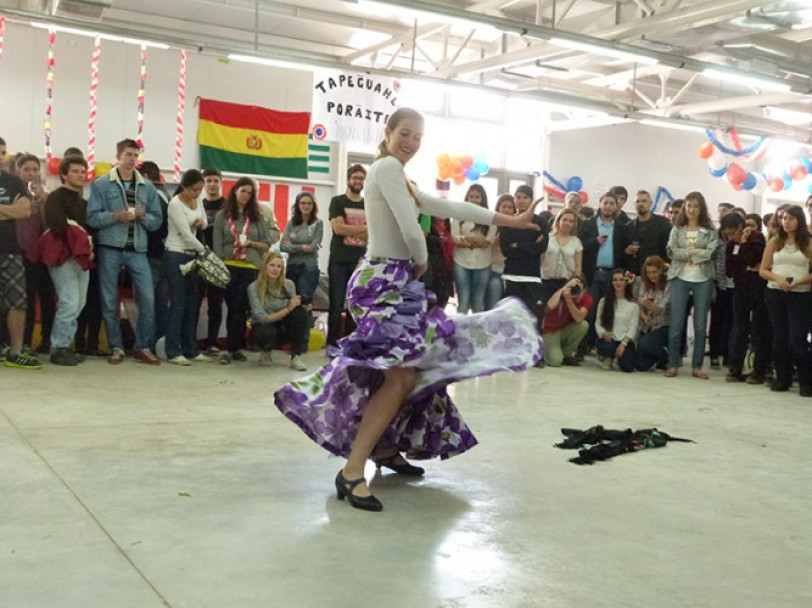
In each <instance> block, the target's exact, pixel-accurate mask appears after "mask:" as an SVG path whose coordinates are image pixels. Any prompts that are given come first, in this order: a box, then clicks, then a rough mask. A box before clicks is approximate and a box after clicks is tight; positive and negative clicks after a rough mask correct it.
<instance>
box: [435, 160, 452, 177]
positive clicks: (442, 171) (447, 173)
mask: <svg viewBox="0 0 812 608" xmlns="http://www.w3.org/2000/svg"><path fill="white" fill-rule="evenodd" d="M437 177H439V178H440V179H442V180H447V179H449V178H450V177H451V168H450V167H449V166H448V163H445V164H444V165H440V167H439V168H438V170H437Z"/></svg>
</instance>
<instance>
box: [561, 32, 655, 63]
mask: <svg viewBox="0 0 812 608" xmlns="http://www.w3.org/2000/svg"><path fill="white" fill-rule="evenodd" d="M548 42H549V43H550V44H552V45H554V46H560V47H562V48H565V49H573V50H576V51H585V52H587V53H594V54H595V55H601V56H603V57H612V58H614V59H625V60H627V61H633V62H635V63H645V64H647V65H655V64H657V63H659V61H657V60H656V59H653V58H651V57H645V56H644V55H638V54H636V53H629V52H627V51H620V50H617V49H612V48H607V47H603V46H598V45H596V44H590V43H588V42H576V41H575V40H565V39H563V38H550V40H548Z"/></svg>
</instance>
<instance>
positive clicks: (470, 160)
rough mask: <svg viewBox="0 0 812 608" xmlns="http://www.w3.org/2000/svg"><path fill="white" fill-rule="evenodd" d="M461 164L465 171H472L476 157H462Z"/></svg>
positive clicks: (466, 155)
mask: <svg viewBox="0 0 812 608" xmlns="http://www.w3.org/2000/svg"><path fill="white" fill-rule="evenodd" d="M460 162H461V163H462V166H463V167H464V168H465V169H470V168H471V165H473V164H474V157H473V156H471V155H470V154H465V155H464V156H460Z"/></svg>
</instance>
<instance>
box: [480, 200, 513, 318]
mask: <svg viewBox="0 0 812 608" xmlns="http://www.w3.org/2000/svg"><path fill="white" fill-rule="evenodd" d="M496 212H497V213H504V214H505V215H516V203H515V202H514V201H513V195H512V194H502V195H500V196H499V198H498V199H497V201H496ZM504 272H505V255H504V254H503V253H502V248H501V247H500V245H499V231H498V230H497V231H496V238H495V239H494V240H493V247H491V276H490V278H489V279H488V291H487V295H486V296H485V310H492V309H493V308H494V306H496V303H497V302H498V301H499V300H501V299H502V290H503V286H502V274H503V273H504Z"/></svg>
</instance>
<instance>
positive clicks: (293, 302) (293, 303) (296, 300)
mask: <svg viewBox="0 0 812 608" xmlns="http://www.w3.org/2000/svg"><path fill="white" fill-rule="evenodd" d="M301 305H302V296H293V297H292V298H291V299H290V301H289V302H288V305H287V309H288V312H293V311H294V310H295V309H297V308H298V307H299V306H301Z"/></svg>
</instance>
